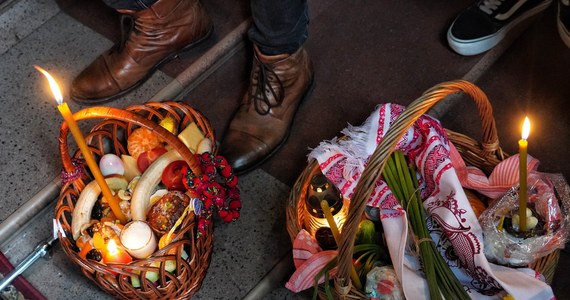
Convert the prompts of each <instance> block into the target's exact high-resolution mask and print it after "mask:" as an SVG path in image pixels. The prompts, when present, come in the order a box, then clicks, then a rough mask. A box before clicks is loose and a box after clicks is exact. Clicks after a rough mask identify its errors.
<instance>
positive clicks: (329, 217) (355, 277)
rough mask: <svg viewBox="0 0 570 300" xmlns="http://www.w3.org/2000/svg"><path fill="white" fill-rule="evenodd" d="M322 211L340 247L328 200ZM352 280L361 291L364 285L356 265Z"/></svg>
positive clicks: (322, 205)
mask: <svg viewBox="0 0 570 300" xmlns="http://www.w3.org/2000/svg"><path fill="white" fill-rule="evenodd" d="M321 209H322V210H323V214H324V215H325V218H326V219H327V222H328V223H329V227H330V228H331V231H332V234H333V237H334V240H335V241H336V244H337V245H339V243H340V232H339V231H338V227H337V226H336V222H335V221H334V217H333V215H332V213H331V208H330V207H329V203H328V202H327V200H321ZM350 278H351V279H352V281H353V284H354V285H355V286H356V288H358V289H359V290H360V289H362V283H361V282H360V278H359V277H358V273H356V269H355V268H354V265H353V266H352V269H351V270H350Z"/></svg>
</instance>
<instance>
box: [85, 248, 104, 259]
mask: <svg viewBox="0 0 570 300" xmlns="http://www.w3.org/2000/svg"><path fill="white" fill-rule="evenodd" d="M85 258H87V259H92V260H96V261H101V259H103V256H102V255H101V251H99V250H97V249H91V250H89V252H87V255H85Z"/></svg>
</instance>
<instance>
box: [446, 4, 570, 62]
mask: <svg viewBox="0 0 570 300" xmlns="http://www.w3.org/2000/svg"><path fill="white" fill-rule="evenodd" d="M551 2H552V0H546V1H545V0H529V1H525V0H482V1H477V2H475V4H473V5H471V6H470V7H468V8H467V9H466V10H464V11H463V12H461V13H460V14H459V16H457V18H456V19H455V21H453V24H451V27H449V30H448V31H447V41H448V43H449V46H450V47H451V48H452V49H453V50H454V51H455V52H457V53H459V54H461V55H476V54H480V53H483V52H485V51H487V50H489V49H491V48H493V47H494V46H496V45H497V44H498V43H499V42H500V41H501V40H502V39H504V38H505V37H506V36H507V34H508V33H509V32H511V33H513V34H514V33H517V34H518V33H520V30H512V29H514V28H517V29H522V26H521V27H518V26H517V25H523V24H528V22H527V21H530V20H531V19H532V17H534V16H536V15H537V14H538V13H540V12H542V11H543V10H545V9H546V8H547V7H548V5H550V3H551ZM569 24H570V23H569Z"/></svg>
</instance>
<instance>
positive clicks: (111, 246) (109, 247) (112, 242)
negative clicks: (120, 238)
mask: <svg viewBox="0 0 570 300" xmlns="http://www.w3.org/2000/svg"><path fill="white" fill-rule="evenodd" d="M107 251H108V252H109V254H111V255H115V254H117V252H118V249H117V243H115V240H113V239H111V240H109V243H108V244H107Z"/></svg>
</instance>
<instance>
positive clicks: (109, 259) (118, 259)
mask: <svg viewBox="0 0 570 300" xmlns="http://www.w3.org/2000/svg"><path fill="white" fill-rule="evenodd" d="M101 252H102V253H101V255H102V256H103V262H104V263H106V264H108V263H114V264H128V263H130V262H131V261H133V258H132V257H131V256H130V255H129V254H128V253H127V251H125V249H123V248H121V247H119V246H117V243H116V242H115V240H114V239H110V240H109V243H107V248H106V249H104V250H103V251H101Z"/></svg>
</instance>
